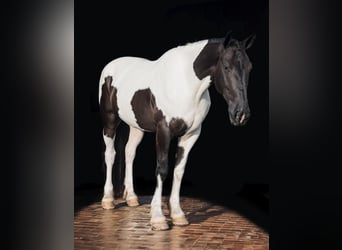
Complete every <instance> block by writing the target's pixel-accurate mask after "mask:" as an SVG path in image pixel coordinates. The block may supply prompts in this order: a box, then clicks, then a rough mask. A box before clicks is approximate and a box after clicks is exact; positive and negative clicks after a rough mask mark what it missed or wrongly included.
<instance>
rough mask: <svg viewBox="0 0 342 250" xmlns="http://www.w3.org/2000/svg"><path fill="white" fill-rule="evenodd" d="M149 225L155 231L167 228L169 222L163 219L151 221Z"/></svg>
mask: <svg viewBox="0 0 342 250" xmlns="http://www.w3.org/2000/svg"><path fill="white" fill-rule="evenodd" d="M150 223H151V227H152V230H155V231H164V230H168V229H169V224H167V221H166V220H164V221H155V222H153V221H151V222H150Z"/></svg>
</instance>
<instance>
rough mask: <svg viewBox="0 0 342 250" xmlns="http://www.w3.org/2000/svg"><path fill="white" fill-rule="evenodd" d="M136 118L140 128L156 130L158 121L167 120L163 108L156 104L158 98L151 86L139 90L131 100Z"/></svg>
mask: <svg viewBox="0 0 342 250" xmlns="http://www.w3.org/2000/svg"><path fill="white" fill-rule="evenodd" d="M131 105H132V109H133V112H134V115H135V119H136V120H137V123H138V125H139V127H140V128H142V129H144V130H147V131H151V132H155V131H156V128H157V123H158V122H160V121H161V120H163V119H164V120H165V118H164V115H163V113H162V111H161V110H159V109H158V108H157V106H156V99H155V97H154V95H153V94H152V92H151V90H150V89H149V88H147V89H142V90H138V91H136V92H135V93H134V95H133V98H132V101H131Z"/></svg>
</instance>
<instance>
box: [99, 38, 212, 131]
mask: <svg viewBox="0 0 342 250" xmlns="http://www.w3.org/2000/svg"><path fill="white" fill-rule="evenodd" d="M207 42H208V40H203V41H199V42H195V43H191V44H187V45H185V46H179V47H176V48H173V49H171V50H168V51H167V52H165V53H164V54H163V55H162V56H161V57H160V58H159V59H157V60H155V61H150V60H147V59H143V58H138V57H121V58H118V59H116V60H113V61H112V62H110V63H109V64H107V65H106V66H105V68H104V69H103V71H102V73H101V79H100V88H99V99H100V98H101V94H102V93H101V90H102V88H101V86H102V84H103V83H104V78H105V77H107V76H112V77H113V81H112V85H113V86H114V87H116V89H117V104H118V109H119V116H120V118H121V120H123V121H124V122H125V123H127V124H128V125H129V126H132V127H135V128H140V127H139V126H138V124H137V121H136V118H135V115H134V112H133V110H132V105H131V100H132V98H133V96H134V94H135V92H136V91H138V90H142V89H147V88H149V89H150V90H151V92H152V94H153V95H154V97H155V100H156V105H157V107H158V109H160V110H161V111H162V112H163V115H164V116H165V118H166V121H167V122H169V121H170V120H171V119H172V118H181V119H183V120H184V121H185V123H186V124H187V126H188V128H191V129H192V130H193V129H196V128H197V127H198V126H199V125H200V124H201V123H202V121H203V119H204V118H205V116H206V115H207V113H208V110H209V107H210V97H209V93H208V87H209V83H210V77H206V78H204V79H202V80H199V79H198V78H197V76H196V75H195V72H194V69H193V62H194V61H195V59H196V57H197V56H198V54H199V53H200V52H201V50H202V49H203V48H204V46H205V45H206V44H207ZM140 129H141V128H140Z"/></svg>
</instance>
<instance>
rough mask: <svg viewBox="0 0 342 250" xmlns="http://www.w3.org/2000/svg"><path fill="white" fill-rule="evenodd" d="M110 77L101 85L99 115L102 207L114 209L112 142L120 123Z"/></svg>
mask: <svg viewBox="0 0 342 250" xmlns="http://www.w3.org/2000/svg"><path fill="white" fill-rule="evenodd" d="M111 83H112V77H111V76H107V77H106V78H105V82H104V84H103V85H102V96H101V99H100V113H101V118H102V122H103V125H104V126H103V127H104V128H103V140H104V143H105V147H106V148H105V153H104V155H105V164H106V182H105V186H104V195H103V198H102V207H103V208H105V209H112V208H114V192H113V183H112V169H113V164H114V160H115V149H114V140H115V133H116V128H117V127H118V125H119V123H120V118H119V116H118V108H117V101H116V88H115V87H113V86H112V85H111Z"/></svg>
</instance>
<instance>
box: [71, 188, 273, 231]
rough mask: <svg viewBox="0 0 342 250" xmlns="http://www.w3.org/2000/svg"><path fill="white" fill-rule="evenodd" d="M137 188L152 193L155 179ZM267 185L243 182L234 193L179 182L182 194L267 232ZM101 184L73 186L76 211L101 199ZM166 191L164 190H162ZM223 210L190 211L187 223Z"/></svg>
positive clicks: (203, 218) (141, 191) (198, 220)
mask: <svg viewBox="0 0 342 250" xmlns="http://www.w3.org/2000/svg"><path fill="white" fill-rule="evenodd" d="M137 184H138V185H137V188H136V190H139V192H137V194H138V196H143V195H144V196H145V195H147V196H151V195H153V191H154V183H144V185H143V187H144V188H139V187H140V186H141V184H142V183H139V182H137ZM168 185H170V184H167V185H166V188H165V189H166V192H165V193H166V194H167V193H168V192H167V190H168ZM268 193H269V191H268V185H265V184H245V185H243V186H242V188H241V189H240V191H239V192H238V193H236V194H224V195H222V194H220V193H216V195H215V194H214V193H213V192H202V191H199V190H198V189H197V188H196V187H193V186H191V185H190V184H189V183H185V185H184V186H182V196H187V197H192V198H197V199H201V200H205V201H208V202H210V203H212V204H215V205H221V206H224V207H226V208H228V209H230V210H234V211H236V212H238V213H239V214H241V215H243V216H244V217H246V218H248V219H249V220H250V221H252V222H253V223H255V224H256V225H258V226H259V227H261V228H263V229H264V230H265V231H267V232H269V207H268V206H269V195H268ZM102 194H103V187H102V185H101V186H100V185H96V184H89V185H85V186H82V187H79V188H76V189H75V197H74V198H75V203H74V211H75V213H77V212H78V211H79V210H81V209H82V208H83V207H86V206H89V205H91V204H93V203H96V202H100V201H101V199H102ZM164 195H165V194H164ZM140 203H141V204H149V203H150V200H146V199H140ZM122 206H126V203H119V204H117V205H116V208H119V207H122ZM220 213H222V211H220V210H219V209H218V210H210V207H204V208H203V209H201V210H199V211H196V212H195V213H191V214H189V215H188V219H189V221H190V223H200V222H202V221H204V220H206V219H208V218H209V217H211V216H215V215H219V214H220Z"/></svg>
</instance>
